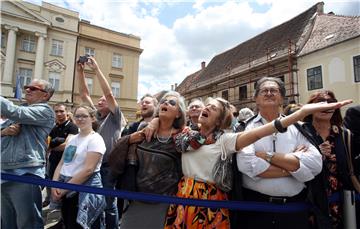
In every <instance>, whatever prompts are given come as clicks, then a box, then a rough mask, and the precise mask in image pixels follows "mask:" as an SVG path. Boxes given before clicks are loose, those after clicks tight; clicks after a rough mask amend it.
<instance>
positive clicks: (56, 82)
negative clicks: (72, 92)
mask: <svg viewBox="0 0 360 229" xmlns="http://www.w3.org/2000/svg"><path fill="white" fill-rule="evenodd" d="M49 82H50V83H51V84H52V86H53V88H54V89H55V91H58V90H59V88H60V73H58V72H49Z"/></svg>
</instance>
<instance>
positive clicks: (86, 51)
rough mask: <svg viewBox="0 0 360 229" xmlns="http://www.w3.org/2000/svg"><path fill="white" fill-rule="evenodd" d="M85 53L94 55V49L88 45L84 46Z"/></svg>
mask: <svg viewBox="0 0 360 229" xmlns="http://www.w3.org/2000/svg"><path fill="white" fill-rule="evenodd" d="M84 53H85V55H86V54H87V55H90V56H95V49H94V48H90V47H85V50H84Z"/></svg>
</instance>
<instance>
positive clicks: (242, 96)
mask: <svg viewBox="0 0 360 229" xmlns="http://www.w3.org/2000/svg"><path fill="white" fill-rule="evenodd" d="M239 99H247V86H246V85H244V86H241V87H239Z"/></svg>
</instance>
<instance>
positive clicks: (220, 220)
mask: <svg viewBox="0 0 360 229" xmlns="http://www.w3.org/2000/svg"><path fill="white" fill-rule="evenodd" d="M349 103H351V101H343V102H339V103H333V104H326V103H318V104H308V105H305V106H303V107H302V108H301V109H300V110H299V111H297V112H295V113H293V114H291V115H289V116H287V117H284V118H282V119H281V120H280V119H276V120H274V121H273V122H271V123H268V124H265V125H263V126H261V127H258V128H255V129H252V130H248V131H245V132H241V133H224V130H225V129H227V128H228V127H229V126H230V124H231V117H232V114H231V111H230V104H229V102H227V101H226V100H224V99H222V98H216V99H213V98H209V99H208V100H207V101H206V103H205V108H204V109H203V110H202V112H201V115H200V117H199V124H200V125H201V126H200V130H199V131H194V130H189V129H184V130H183V132H182V133H181V134H180V135H178V136H177V140H176V147H177V148H178V149H179V150H180V151H181V152H182V157H181V162H182V171H183V174H184V177H183V178H182V179H181V180H180V182H179V184H178V192H177V196H178V197H184V198H194V199H205V200H227V193H226V192H225V191H223V190H221V189H220V188H219V187H220V186H218V184H216V183H215V181H214V178H213V175H212V174H213V173H212V171H213V168H214V166H215V163H216V161H217V160H218V158H219V157H220V155H221V152H224V153H225V154H226V155H227V156H231V154H233V153H235V152H238V151H240V150H241V149H242V148H243V147H245V146H247V145H250V144H251V143H253V142H255V141H257V140H258V139H260V138H262V137H264V136H267V135H270V134H272V133H274V132H276V131H279V132H284V130H285V128H286V127H287V126H289V125H291V124H293V123H295V122H297V121H298V120H301V119H302V118H303V117H305V116H306V115H308V114H311V113H313V112H315V111H322V110H328V109H336V108H339V107H341V106H343V105H346V104H349ZM157 125H158V121H157V120H156V119H154V120H153V121H151V122H150V124H149V126H148V127H147V128H145V130H144V132H145V135H146V138H147V139H150V138H151V136H152V135H153V133H154V132H156V130H157V129H158V127H157ZM190 227H191V228H230V221H229V211H228V209H219V208H218V209H216V208H205V207H196V206H183V205H176V204H172V205H171V206H170V207H169V209H168V212H167V216H166V220H165V228H190Z"/></svg>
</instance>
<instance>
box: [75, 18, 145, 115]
mask: <svg viewBox="0 0 360 229" xmlns="http://www.w3.org/2000/svg"><path fill="white" fill-rule="evenodd" d="M141 52H142V49H140V38H139V37H136V36H133V35H128V34H122V33H119V32H115V31H112V30H108V29H105V28H101V27H98V26H95V25H91V24H90V23H89V22H87V21H80V22H79V41H78V48H77V54H78V55H77V56H83V55H85V54H88V55H91V56H94V58H95V59H96V61H97V62H98V64H99V66H100V68H101V70H102V72H103V74H104V75H105V77H106V78H107V80H108V82H109V85H110V86H111V88H112V92H113V95H114V96H115V98H116V100H117V101H118V103H119V105H120V107H121V110H122V112H123V113H124V115H125V117H127V118H128V119H129V120H131V121H134V120H135V119H136V114H135V113H136V110H137V108H138V105H137V87H138V85H137V84H138V74H139V57H140V54H141ZM85 77H86V83H87V85H88V87H89V90H90V94H91V97H92V99H93V101H94V103H96V102H97V100H98V99H99V98H100V97H101V96H102V95H103V93H102V90H101V87H100V84H99V81H98V80H97V79H96V75H95V74H94V72H92V71H91V69H90V68H89V67H86V68H85ZM74 87H75V90H74V92H75V93H74V103H80V102H81V100H80V97H79V93H78V81H77V80H76V76H75V85H74Z"/></svg>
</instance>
